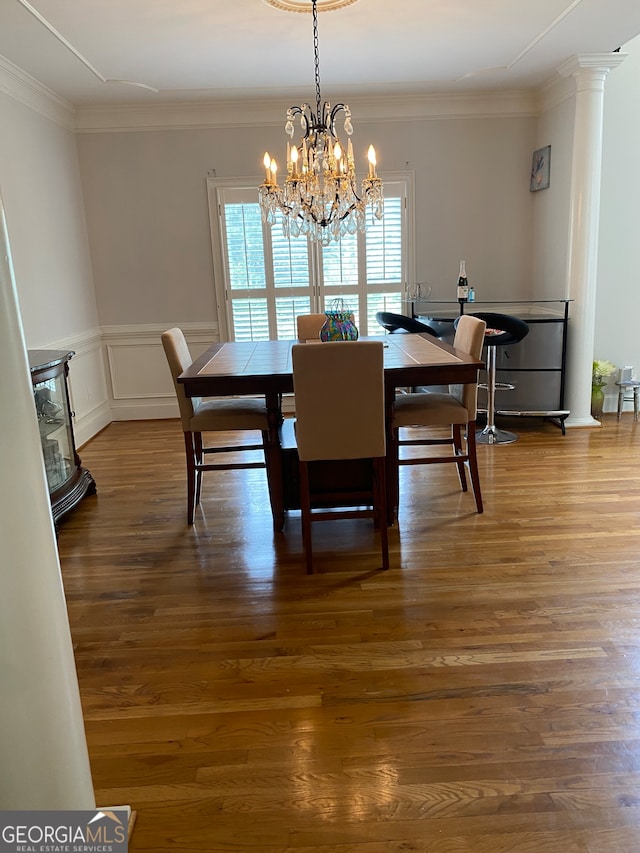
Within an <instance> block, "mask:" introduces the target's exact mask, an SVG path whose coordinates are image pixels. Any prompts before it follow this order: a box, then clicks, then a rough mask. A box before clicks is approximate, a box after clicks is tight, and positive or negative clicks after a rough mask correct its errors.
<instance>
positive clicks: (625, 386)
mask: <svg viewBox="0 0 640 853" xmlns="http://www.w3.org/2000/svg"><path fill="white" fill-rule="evenodd" d="M616 385H617V386H618V420H620V415H621V414H622V404H623V403H624V402H631V400H633V419H634V421H637V420H638V388H640V379H620V380H619V381H618V382H616ZM628 391H632V392H633V396H631V397H626V396H625V394H626V393H627V392H628Z"/></svg>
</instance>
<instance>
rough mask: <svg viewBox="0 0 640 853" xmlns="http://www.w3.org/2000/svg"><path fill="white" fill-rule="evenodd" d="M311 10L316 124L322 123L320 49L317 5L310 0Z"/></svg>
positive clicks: (315, 0) (314, 0)
mask: <svg viewBox="0 0 640 853" xmlns="http://www.w3.org/2000/svg"><path fill="white" fill-rule="evenodd" d="M311 3H312V7H313V8H312V9H311V12H312V14H313V56H314V61H315V80H316V119H317V122H318V124H320V123H321V121H322V112H321V108H320V102H321V100H322V97H321V95H320V47H319V41H318V4H317V0H311Z"/></svg>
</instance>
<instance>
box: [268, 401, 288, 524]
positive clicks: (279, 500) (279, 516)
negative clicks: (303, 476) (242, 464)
mask: <svg viewBox="0 0 640 853" xmlns="http://www.w3.org/2000/svg"><path fill="white" fill-rule="evenodd" d="M265 400H266V404H267V414H268V418H269V430H268V432H269V439H268V442H267V447H266V451H265V457H266V465H267V483H268V485H269V500H270V501H271V513H272V515H273V529H274V530H275V531H277V532H279V531H281V530H282V528H283V527H284V488H283V483H282V446H281V444H280V426H281V424H282V407H281V400H280V394H266V395H265Z"/></svg>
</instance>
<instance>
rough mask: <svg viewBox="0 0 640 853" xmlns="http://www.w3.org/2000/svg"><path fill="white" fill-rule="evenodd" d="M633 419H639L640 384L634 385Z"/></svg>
mask: <svg viewBox="0 0 640 853" xmlns="http://www.w3.org/2000/svg"><path fill="white" fill-rule="evenodd" d="M633 419H634V421H637V420H638V386H637V385H634V386H633Z"/></svg>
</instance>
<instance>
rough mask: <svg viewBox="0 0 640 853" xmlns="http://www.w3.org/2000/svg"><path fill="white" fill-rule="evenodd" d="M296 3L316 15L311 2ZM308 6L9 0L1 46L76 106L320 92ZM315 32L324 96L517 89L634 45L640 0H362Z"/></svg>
mask: <svg viewBox="0 0 640 853" xmlns="http://www.w3.org/2000/svg"><path fill="white" fill-rule="evenodd" d="M296 2H297V3H298V5H301V6H304V5H305V4H306V6H307V7H308V11H310V9H311V0H296ZM319 2H327V0H319ZM308 11H302V12H289V11H283V10H282V9H278V8H274V7H273V6H271V5H268V2H267V0H1V2H0V55H1V56H2V57H4V58H5V59H7V60H9V61H10V62H11V63H13V64H15V65H17V66H18V67H19V68H20V69H22V70H23V71H26V72H27V73H28V74H29V75H31V76H32V77H34V78H35V79H36V80H38V81H39V82H40V83H41V84H44V85H45V86H47V87H48V88H49V89H51V90H53V92H55V93H56V94H57V95H59V96H60V97H62V98H64V99H65V100H67V101H68V102H69V103H71V104H73V105H76V106H78V107H81V106H88V105H91V104H96V105H99V104H103V105H107V104H113V105H116V104H132V105H136V104H138V105H143V104H144V105H149V104H154V103H156V104H160V103H162V104H166V103H178V102H182V101H192V102H196V101H197V102H202V101H215V100H220V99H237V98H251V99H255V98H271V97H282V96H284V95H287V94H291V95H292V96H298V95H300V97H301V98H302V99H305V100H312V101H313V99H314V63H313V37H312V17H311V15H310V14H308ZM318 29H319V47H320V72H321V81H322V94H323V97H325V98H327V99H329V100H335V96H336V94H337V95H338V96H339V98H340V99H341V100H343V99H348V98H349V97H350V96H367V95H371V94H377V95H380V94H427V93H438V92H465V91H469V90H471V91H477V90H480V89H484V90H496V89H499V90H510V91H514V90H523V89H529V88H535V87H537V86H539V85H541V84H543V83H545V82H547V81H548V80H550V79H551V78H552V77H553V76H554V74H555V73H556V69H557V68H558V66H559V65H561V64H562V63H563V62H564V61H565V60H566V59H568V58H569V57H571V56H574V55H576V54H581V53H606V52H610V51H614V50H616V49H617V48H619V47H620V46H622V45H624V44H625V43H626V42H628V41H630V40H631V39H632V38H634V37H635V36H636V35H638V34H639V33H640V2H639V0H535V2H531V0H529V1H528V2H527V0H355V2H351V3H350V5H346V6H344V8H339V9H336V10H332V11H331V10H328V11H322V12H321V13H320V14H319V15H318ZM332 93H335V94H332Z"/></svg>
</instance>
